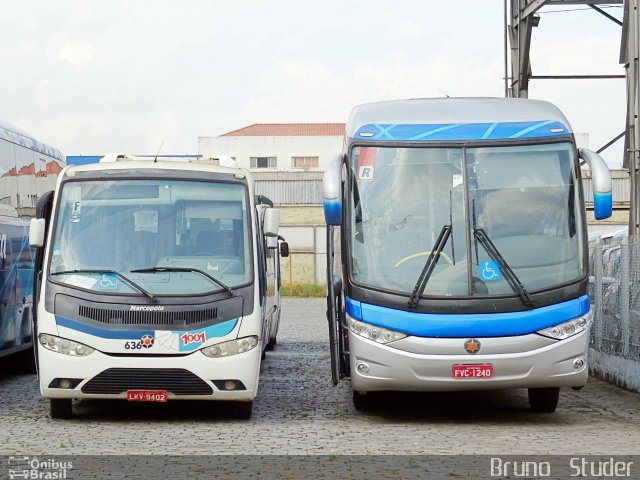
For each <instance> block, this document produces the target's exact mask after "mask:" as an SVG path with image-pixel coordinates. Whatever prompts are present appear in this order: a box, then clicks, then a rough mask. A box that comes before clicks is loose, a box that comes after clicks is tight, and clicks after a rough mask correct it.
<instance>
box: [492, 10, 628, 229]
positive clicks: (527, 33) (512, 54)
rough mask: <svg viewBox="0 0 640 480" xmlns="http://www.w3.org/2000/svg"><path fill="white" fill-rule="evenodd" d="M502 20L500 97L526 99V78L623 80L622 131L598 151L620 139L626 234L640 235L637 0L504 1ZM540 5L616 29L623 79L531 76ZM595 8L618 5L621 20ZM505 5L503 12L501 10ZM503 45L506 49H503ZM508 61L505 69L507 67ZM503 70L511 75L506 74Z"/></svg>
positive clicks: (595, 76)
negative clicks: (588, 14)
mask: <svg viewBox="0 0 640 480" xmlns="http://www.w3.org/2000/svg"><path fill="white" fill-rule="evenodd" d="M504 3H505V6H504V17H505V18H504V21H505V96H507V97H515V98H527V97H528V95H529V80H532V79H581V80H583V79H598V78H626V80H627V117H626V122H625V131H624V132H622V133H621V134H620V135H618V136H616V137H615V138H614V139H612V140H611V141H610V142H608V143H607V144H606V145H604V146H603V147H602V148H600V149H599V150H598V153H599V152H601V151H602V150H604V149H606V148H607V147H609V146H610V145H612V144H613V143H614V142H616V141H617V140H618V139H620V138H622V137H624V141H625V147H624V158H623V161H622V165H623V166H624V167H625V168H628V169H629V177H630V180H631V198H630V199H629V201H630V208H629V233H630V234H633V235H638V234H640V177H639V175H640V124H639V119H638V113H639V110H640V108H639V103H640V66H639V62H638V55H639V52H640V38H639V37H640V0H504ZM546 5H562V6H566V5H587V6H589V7H591V8H593V9H594V10H595V11H597V12H599V13H601V14H602V15H603V16H604V17H606V18H607V19H609V20H611V21H613V22H615V23H617V24H618V25H620V26H621V27H622V35H621V38H622V40H621V45H620V63H621V64H622V65H624V67H625V69H626V75H545V76H534V75H532V72H531V61H530V57H529V52H530V47H531V32H532V29H533V27H534V26H537V25H538V21H539V17H538V16H537V15H535V14H536V12H537V11H538V10H540V9H541V8H542V7H544V6H546ZM601 5H623V8H624V17H623V21H622V22H621V21H620V20H618V19H617V18H615V17H613V16H612V15H610V14H609V13H607V12H606V11H604V10H603V9H602V8H600V6H601ZM507 6H508V8H507ZM507 43H508V44H509V48H508V49H507ZM509 61H510V65H509ZM509 70H510V73H511V75H509Z"/></svg>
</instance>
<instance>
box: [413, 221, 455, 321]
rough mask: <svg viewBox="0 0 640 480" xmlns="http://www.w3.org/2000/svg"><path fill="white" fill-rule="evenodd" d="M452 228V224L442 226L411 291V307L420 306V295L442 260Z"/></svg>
mask: <svg viewBox="0 0 640 480" xmlns="http://www.w3.org/2000/svg"><path fill="white" fill-rule="evenodd" d="M452 230H453V226H452V225H451V224H449V225H443V226H442V230H440V234H439V235H438V238H437V239H436V243H434V245H433V247H431V252H430V253H429V258H427V261H426V263H425V264H424V267H423V268H422V271H421V272H420V276H419V277H418V281H417V282H416V286H415V287H413V292H412V293H411V297H409V308H416V307H417V306H418V302H420V296H421V295H422V293H423V292H424V289H425V288H426V286H427V283H428V282H429V279H430V278H431V274H432V273H433V269H434V268H436V264H437V263H438V260H440V254H441V253H442V250H444V247H445V245H446V244H447V241H448V240H449V237H450V236H451V231H452Z"/></svg>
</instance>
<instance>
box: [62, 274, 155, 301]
mask: <svg viewBox="0 0 640 480" xmlns="http://www.w3.org/2000/svg"><path fill="white" fill-rule="evenodd" d="M65 273H66V274H69V273H110V274H111V275H116V276H117V277H120V278H121V279H123V280H124V281H125V282H127V283H128V284H129V285H131V286H132V287H134V288H135V289H136V290H138V291H139V292H140V293H142V294H143V295H144V296H145V297H147V298H148V299H149V301H150V302H151V303H156V302H157V301H158V299H157V298H156V296H155V295H154V294H152V293H149V292H148V291H147V290H145V289H144V288H142V287H141V286H140V285H138V284H137V283H136V282H134V281H133V280H131V279H130V278H127V277H125V276H124V275H123V274H122V273H120V272H117V271H115V270H99V269H95V270H93V269H86V268H82V269H74V270H61V271H59V272H51V273H50V275H52V276H53V275H63V274H65Z"/></svg>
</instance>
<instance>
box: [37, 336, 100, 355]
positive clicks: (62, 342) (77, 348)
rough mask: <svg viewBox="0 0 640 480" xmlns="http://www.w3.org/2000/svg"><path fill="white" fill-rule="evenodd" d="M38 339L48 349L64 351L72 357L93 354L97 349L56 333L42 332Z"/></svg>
mask: <svg viewBox="0 0 640 480" xmlns="http://www.w3.org/2000/svg"><path fill="white" fill-rule="evenodd" d="M38 341H39V342H40V345H42V346H43V347H44V348H46V349H47V350H51V351H53V352H58V353H64V354H65V355H71V356H72V357H86V356H87V355H91V354H92V353H93V352H94V351H95V350H94V349H93V348H91V347H87V346H86V345H84V344H82V343H78V342H74V341H73V340H68V339H66V338H60V337H56V336H55V335H49V334H48V333H41V334H40V335H38Z"/></svg>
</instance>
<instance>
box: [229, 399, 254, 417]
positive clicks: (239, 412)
mask: <svg viewBox="0 0 640 480" xmlns="http://www.w3.org/2000/svg"><path fill="white" fill-rule="evenodd" d="M252 412H253V402H235V403H234V405H233V417H234V418H239V419H241V420H249V419H250V418H251V413H252Z"/></svg>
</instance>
